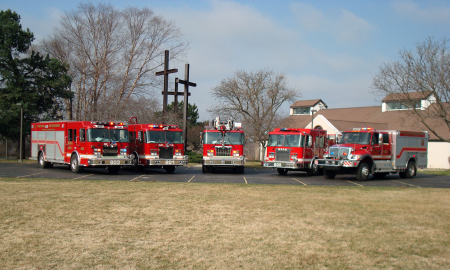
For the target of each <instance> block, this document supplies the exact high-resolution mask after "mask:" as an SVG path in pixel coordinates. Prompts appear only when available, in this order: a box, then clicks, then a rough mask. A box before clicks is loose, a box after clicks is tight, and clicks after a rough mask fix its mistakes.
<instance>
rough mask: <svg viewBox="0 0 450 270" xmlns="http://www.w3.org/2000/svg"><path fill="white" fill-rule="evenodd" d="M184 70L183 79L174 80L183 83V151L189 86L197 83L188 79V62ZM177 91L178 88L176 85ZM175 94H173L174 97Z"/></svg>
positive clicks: (185, 139) (185, 138)
mask: <svg viewBox="0 0 450 270" xmlns="http://www.w3.org/2000/svg"><path fill="white" fill-rule="evenodd" d="M184 69H185V71H184V80H180V79H178V80H177V81H175V85H177V84H178V83H181V84H184V93H183V94H184V104H183V105H184V107H183V131H184V151H185V152H186V147H187V110H188V96H190V95H191V93H189V86H192V87H196V86H197V84H196V83H193V82H190V81H189V64H186V65H185V68H184ZM176 89H177V92H178V88H177V87H176ZM176 96H177V95H175V97H176Z"/></svg>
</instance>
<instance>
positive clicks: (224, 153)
mask: <svg viewBox="0 0 450 270" xmlns="http://www.w3.org/2000/svg"><path fill="white" fill-rule="evenodd" d="M216 156H218V157H229V156H231V146H224V147H222V146H216Z"/></svg>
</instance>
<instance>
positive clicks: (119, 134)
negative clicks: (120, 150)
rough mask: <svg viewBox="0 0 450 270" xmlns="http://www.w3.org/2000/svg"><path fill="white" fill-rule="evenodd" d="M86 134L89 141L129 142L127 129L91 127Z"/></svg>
mask: <svg viewBox="0 0 450 270" xmlns="http://www.w3.org/2000/svg"><path fill="white" fill-rule="evenodd" d="M86 134H87V141H88V142H112V141H114V142H128V132H127V130H125V129H107V128H91V129H88V130H87V132H86Z"/></svg>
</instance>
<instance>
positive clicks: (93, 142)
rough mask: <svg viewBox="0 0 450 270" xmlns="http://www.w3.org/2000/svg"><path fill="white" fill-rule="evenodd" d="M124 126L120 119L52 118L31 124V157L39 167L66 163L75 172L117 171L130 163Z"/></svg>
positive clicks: (126, 133)
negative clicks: (94, 168)
mask: <svg viewBox="0 0 450 270" xmlns="http://www.w3.org/2000/svg"><path fill="white" fill-rule="evenodd" d="M128 148H129V141H128V132H127V127H126V126H125V125H124V124H123V123H121V122H97V121H94V122H93V121H52V122H38V123H32V124H31V157H30V159H35V160H38V162H39V165H40V166H41V167H42V168H50V167H52V166H53V164H67V165H69V166H70V169H71V170H72V171H73V172H75V173H79V172H82V171H83V168H86V167H106V168H107V169H108V170H109V172H110V173H118V172H119V170H120V167H121V166H131V164H132V160H131V158H130V156H129V154H128V150H129V149H128Z"/></svg>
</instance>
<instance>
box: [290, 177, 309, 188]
mask: <svg viewBox="0 0 450 270" xmlns="http://www.w3.org/2000/svg"><path fill="white" fill-rule="evenodd" d="M292 179H294V180H295V181H297V182H299V183H302V184H303V185H305V186H306V184H305V183H303V182H302V181H300V180H297V179H295V178H292Z"/></svg>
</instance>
